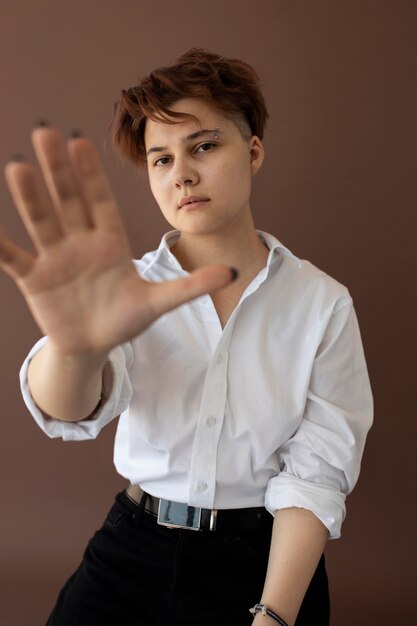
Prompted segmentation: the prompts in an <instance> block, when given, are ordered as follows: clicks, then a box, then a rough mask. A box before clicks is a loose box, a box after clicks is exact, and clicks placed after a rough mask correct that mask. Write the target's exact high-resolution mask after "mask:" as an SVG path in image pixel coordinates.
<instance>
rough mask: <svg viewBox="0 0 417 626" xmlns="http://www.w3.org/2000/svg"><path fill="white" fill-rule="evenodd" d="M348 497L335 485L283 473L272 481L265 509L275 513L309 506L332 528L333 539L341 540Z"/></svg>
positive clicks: (330, 536)
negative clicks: (309, 480)
mask: <svg viewBox="0 0 417 626" xmlns="http://www.w3.org/2000/svg"><path fill="white" fill-rule="evenodd" d="M345 499H346V496H345V494H344V493H342V492H341V491H338V490H337V489H335V488H334V487H330V486H327V485H321V484H316V483H311V482H308V481H306V480H302V479H301V478H296V477H295V476H292V475H290V474H288V473H286V472H281V473H280V474H279V475H278V476H276V477H275V478H272V479H271V480H270V481H269V483H268V486H267V490H266V493H265V508H266V509H267V510H268V511H269V512H270V513H271V514H272V515H275V512H276V511H277V510H279V509H287V508H291V507H296V508H302V509H307V510H309V511H311V512H312V513H314V515H316V517H318V518H319V520H320V521H321V522H322V523H323V524H324V525H325V526H326V528H327V529H328V530H329V539H338V538H339V537H340V535H341V527H342V523H343V520H344V519H345V515H346V507H345Z"/></svg>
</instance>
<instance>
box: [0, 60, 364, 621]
mask: <svg viewBox="0 0 417 626" xmlns="http://www.w3.org/2000/svg"><path fill="white" fill-rule="evenodd" d="M267 117H268V113H267V108H266V105H265V101H264V98H263V95H262V91H261V88H260V81H259V77H258V75H257V73H256V72H255V70H254V69H253V68H252V67H251V66H249V65H248V64H247V63H245V62H243V61H240V60H237V59H231V58H226V57H224V56H221V55H217V54H214V53H212V52H209V51H207V50H203V49H199V48H193V49H191V50H189V51H188V52H187V53H185V54H184V55H182V56H181V57H180V58H179V59H178V60H177V62H176V63H174V64H173V65H170V66H166V67H163V68H158V69H157V70H155V71H153V72H151V73H150V75H149V76H146V77H143V78H142V79H141V80H140V81H139V83H138V85H136V86H134V87H131V88H130V89H128V90H123V91H122V95H121V98H120V100H119V101H118V103H116V107H115V115H114V118H113V124H114V141H115V144H116V146H117V147H118V148H119V149H120V151H121V152H122V154H124V155H126V156H127V157H128V158H129V159H130V160H131V161H132V162H133V163H134V164H136V165H137V166H138V167H142V168H146V170H147V174H148V178H149V183H150V187H151V190H152V193H153V196H154V197H155V199H156V202H157V203H158V205H159V207H160V209H161V211H162V213H163V215H164V216H165V218H166V220H167V221H168V222H169V224H170V225H171V226H172V227H173V230H170V231H169V232H167V233H166V234H165V235H164V236H163V237H162V240H161V242H160V244H159V246H158V248H157V249H155V250H153V251H151V252H148V253H146V254H145V255H144V256H143V257H142V258H141V259H139V260H132V259H131V253H130V250H129V246H128V242H127V237H126V234H125V231H124V229H123V226H122V223H121V220H120V217H119V214H118V211H117V208H116V204H115V201H114V199H113V197H112V195H111V191H110V189H109V185H108V182H107V179H106V177H105V174H104V172H103V169H102V166H101V164H100V160H99V157H98V154H97V152H96V150H95V148H94V146H93V144H92V143H91V142H90V141H89V140H88V139H87V138H85V137H84V136H83V135H81V134H80V133H74V135H73V136H72V137H71V138H70V139H68V141H66V140H65V139H64V138H63V136H62V135H61V133H60V132H59V131H58V130H57V129H56V128H54V127H53V126H51V125H48V124H47V123H45V122H43V123H42V124H41V125H40V126H39V127H37V128H36V129H35V130H34V131H33V135H32V140H33V145H34V149H35V152H36V156H37V160H38V163H39V167H40V172H41V175H40V174H39V172H38V169H37V168H36V167H35V166H32V165H31V164H29V163H27V162H25V161H24V160H21V159H20V160H15V161H12V162H10V163H8V164H7V166H6V172H5V175H6V179H7V183H8V186H9V189H10V192H11V195H12V197H13V200H14V202H15V204H16V207H17V209H18V211H19V213H20V215H21V217H22V220H23V222H24V225H25V227H26V229H27V231H28V233H29V235H30V237H31V239H32V241H33V243H34V246H35V248H36V253H35V254H32V253H30V252H28V251H27V250H24V249H23V248H21V247H19V246H18V245H16V244H15V243H14V242H13V241H11V240H10V239H8V238H7V237H6V235H5V234H4V233H3V234H1V235H0V263H1V267H2V269H3V270H5V271H6V272H7V273H8V274H9V275H11V277H12V278H13V279H14V280H15V281H16V284H17V285H18V287H19V288H20V289H21V291H22V293H23V295H24V297H25V299H26V301H27V304H28V306H29V307H30V310H31V312H32V314H33V316H34V318H35V320H36V321H37V323H38V324H39V327H40V329H41V331H42V332H43V334H44V336H43V337H42V339H40V340H39V341H38V342H37V343H36V344H35V346H34V347H33V348H32V350H31V351H30V352H29V354H28V356H27V358H26V360H25V362H24V364H23V366H22V369H21V372H20V378H21V386H22V393H23V396H24V399H25V402H26V405H27V407H28V409H29V410H30V412H31V413H32V415H33V417H34V419H35V420H36V421H37V423H38V424H39V426H40V427H41V428H42V429H43V430H44V431H45V433H46V434H47V435H48V436H49V437H60V438H62V439H63V440H65V441H81V440H88V439H94V438H95V437H97V436H98V434H99V433H100V431H101V430H102V429H103V428H104V426H105V425H106V424H108V423H109V422H110V421H111V420H113V419H114V418H116V417H119V422H118V426H117V432H116V438H115V448H114V462H115V466H116V469H117V471H118V472H119V474H121V476H123V477H124V478H126V479H127V481H128V485H127V487H126V489H125V490H123V491H122V492H120V493H118V494H117V495H116V496H115V500H114V502H113V504H112V506H111V507H110V510H109V512H108V514H107V515H106V518H105V520H104V521H103V524H102V526H101V527H100V528H99V529H98V530H97V532H95V533H94V535H93V537H92V538H91V540H90V541H89V542H88V545H87V547H86V550H85V552H84V554H83V557H82V560H81V563H80V565H79V567H78V568H77V570H76V571H75V572H74V573H73V574H72V575H71V577H70V578H69V579H68V580H67V582H66V583H65V585H64V586H63V588H62V589H61V591H60V593H59V595H58V598H57V601H56V604H55V606H54V607H53V609H52V613H51V614H50V616H49V619H48V621H47V624H49V625H51V624H66V625H68V624H83V625H84V626H85V625H86V624H88V625H92V624H100V625H104V624H106V625H107V624H111V625H117V626H120V625H125V624H135V625H136V626H139V625H146V626H164V625H168V624H170V625H174V624H175V625H183V626H185V625H188V626H206V625H208V624H214V623H215V624H217V625H218V626H222V625H226V624H227V625H233V626H237V625H239V626H243V625H244V624H254V625H255V626H259V625H264V626H267V624H274V623H275V624H276V623H279V624H288V625H291V626H293V625H294V624H296V625H297V626H326V625H327V624H329V611H330V609H329V589H328V581H327V573H326V568H325V562H324V554H323V551H324V548H325V545H326V542H327V540H328V539H335V538H338V537H339V536H340V528H341V524H342V521H343V519H344V516H345V497H346V495H347V494H348V493H350V491H351V490H352V489H353V487H354V485H355V483H356V481H357V478H358V474H359V466H360V460H361V456H362V453H363V448H364V443H365V438H366V434H367V432H368V430H369V428H370V426H371V423H372V394H371V389H370V383H369V377H368V373H367V367H366V362H365V357H364V353H363V347H362V343H361V337H360V332H359V327H358V322H357V318H356V314H355V310H354V307H353V302H352V298H351V296H350V294H349V291H348V289H347V288H346V287H345V286H344V285H342V284H340V283H339V282H338V281H337V280H335V279H334V278H332V277H330V276H329V275H328V274H326V273H325V272H323V271H321V270H320V269H319V268H317V267H315V266H314V265H313V264H312V263H310V262H309V261H307V260H302V259H300V258H298V257H297V256H296V255H295V254H294V253H292V252H291V251H290V250H289V249H288V248H287V247H286V246H285V245H283V244H282V243H281V242H280V241H279V240H278V239H277V238H276V237H275V236H274V235H271V234H269V233H267V232H265V231H262V230H258V229H256V228H255V225H254V218H253V214H252V210H251V207H250V197H251V185H252V178H253V177H254V176H255V175H256V174H257V172H258V171H259V169H260V167H261V166H262V162H263V160H264V148H263V144H262V139H263V131H264V126H265V123H266V120H267ZM278 201H279V200H278V199H277V198H274V197H271V199H270V202H271V207H276V206H277V203H278ZM63 535H64V531H63Z"/></svg>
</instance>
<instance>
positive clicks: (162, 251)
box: [144, 230, 301, 272]
mask: <svg viewBox="0 0 417 626" xmlns="http://www.w3.org/2000/svg"><path fill="white" fill-rule="evenodd" d="M256 232H257V233H258V235H259V237H260V238H261V239H262V240H263V241H264V242H265V244H266V245H267V246H268V248H269V255H268V261H267V267H269V266H270V265H271V263H272V260H273V258H274V256H275V252H281V253H282V254H285V255H286V256H288V257H290V258H292V259H294V260H295V261H296V262H297V265H298V267H299V268H300V267H301V259H299V258H298V257H297V256H296V255H295V254H293V252H291V250H289V248H287V247H286V246H284V244H283V243H281V242H280V241H279V240H278V239H277V238H276V237H274V236H273V235H271V234H269V233H267V232H265V231H263V230H256ZM180 234H181V231H179V230H170V231H169V232H167V233H165V235H164V236H163V237H162V239H161V242H160V244H159V246H158V249H157V250H156V251H155V255H154V256H153V258H152V259H151V260H150V261H149V262H148V264H147V266H146V268H145V270H144V271H145V272H146V271H148V270H149V269H150V268H151V267H152V265H154V264H155V263H158V262H162V261H163V260H167V261H168V262H169V264H170V265H172V266H174V267H177V268H178V269H182V266H181V264H180V262H179V261H178V259H177V257H176V256H175V255H174V254H172V252H171V247H172V246H173V245H174V244H175V243H176V242H177V241H178V239H179V237H180Z"/></svg>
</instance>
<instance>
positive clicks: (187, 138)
mask: <svg viewBox="0 0 417 626" xmlns="http://www.w3.org/2000/svg"><path fill="white" fill-rule="evenodd" d="M213 133H215V134H216V135H222V134H223V133H222V131H221V130H219V129H218V128H213V129H211V130H210V129H208V128H204V129H203V130H197V131H195V132H194V133H190V134H189V135H186V136H185V137H181V141H190V140H192V139H197V138H198V137H202V136H203V135H212V134H213ZM164 150H168V148H167V147H166V146H153V147H152V148H149V150H148V151H147V153H146V156H149V155H150V154H151V153H152V152H163V151H164Z"/></svg>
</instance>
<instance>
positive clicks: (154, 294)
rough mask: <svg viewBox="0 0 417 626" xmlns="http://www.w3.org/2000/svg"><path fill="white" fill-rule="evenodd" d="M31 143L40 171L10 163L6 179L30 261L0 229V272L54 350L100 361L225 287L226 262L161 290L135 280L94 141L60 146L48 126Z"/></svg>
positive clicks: (57, 136) (60, 139) (54, 131)
mask: <svg viewBox="0 0 417 626" xmlns="http://www.w3.org/2000/svg"><path fill="white" fill-rule="evenodd" d="M32 142H33V146H34V149H35V153H36V157H37V160H38V162H39V166H40V168H37V167H35V166H33V165H31V164H29V163H27V162H21V161H18V162H17V161H13V162H10V163H8V165H7V166H6V170H5V176H6V181H7V184H8V187H9V190H10V193H11V195H12V198H13V200H14V203H15V205H16V208H17V210H18V212H19V214H20V216H21V218H22V220H23V223H24V225H25V228H26V230H27V232H28V234H29V236H30V238H31V239H32V241H33V244H34V246H35V249H36V254H33V253H30V252H28V251H27V250H25V249H23V248H21V247H19V246H18V245H16V244H15V243H14V242H12V241H11V240H10V239H8V238H7V237H6V236H5V235H4V234H3V233H1V232H0V267H1V268H2V269H3V270H4V271H5V272H7V273H8V274H9V275H10V276H11V277H12V278H13V279H14V280H15V282H16V284H17V286H18V287H19V288H20V290H21V292H22V293H23V295H24V297H25V299H26V302H27V304H28V306H29V308H30V310H31V312H32V314H33V316H34V318H35V320H36V322H37V323H38V325H39V327H40V329H41V330H42V332H43V333H44V334H45V335H48V337H49V341H50V342H52V345H53V347H54V349H55V350H56V351H57V352H59V353H61V354H65V355H74V356H76V355H81V354H84V353H95V354H105V353H107V352H109V351H110V350H111V349H112V348H114V347H115V346H117V345H119V344H120V343H123V342H125V341H128V340H129V339H132V338H133V337H135V336H136V335H138V334H139V333H141V332H142V331H143V330H145V329H146V328H147V327H148V326H149V325H150V324H151V323H152V322H153V321H154V320H155V319H156V318H157V317H159V316H160V315H162V314H163V313H166V312H167V311H170V310H172V309H174V308H175V307H177V306H179V305H180V304H183V303H185V302H187V301H189V300H192V299H194V298H196V297H198V296H200V295H202V294H204V293H209V292H211V291H215V290H217V289H221V288H222V287H225V286H227V285H228V284H229V283H230V281H231V279H232V273H231V271H230V268H228V267H227V266H225V265H210V266H205V267H202V268H199V269H198V270H195V271H194V272H193V273H192V274H190V275H189V276H187V277H186V278H181V279H179V280H175V281H169V282H163V283H151V282H148V281H145V280H143V279H141V278H140V276H139V275H138V273H137V271H136V269H135V267H134V265H133V263H132V260H131V252H130V248H129V244H128V240H127V237H126V234H125V231H124V228H123V225H122V222H121V219H120V216H119V213H118V209H117V206H116V204H115V201H114V199H113V196H112V194H111V191H110V187H109V184H108V181H107V179H106V176H105V173H104V171H103V168H102V166H101V164H100V160H99V156H98V153H97V151H96V149H95V148H94V146H93V144H92V143H91V142H90V141H89V140H88V139H85V138H83V137H77V138H73V139H70V140H68V141H67V142H66V141H65V140H64V138H63V137H62V135H61V133H60V132H59V131H58V130H57V129H55V128H53V127H41V128H37V129H35V130H34V131H33V133H32Z"/></svg>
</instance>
